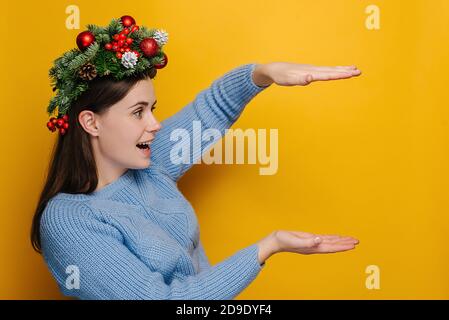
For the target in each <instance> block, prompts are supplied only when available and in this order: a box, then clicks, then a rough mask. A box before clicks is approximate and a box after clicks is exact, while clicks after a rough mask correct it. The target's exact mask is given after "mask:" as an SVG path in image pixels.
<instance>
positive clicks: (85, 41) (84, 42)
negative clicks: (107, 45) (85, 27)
mask: <svg viewBox="0 0 449 320" xmlns="http://www.w3.org/2000/svg"><path fill="white" fill-rule="evenodd" d="M94 41H95V36H94V35H93V34H92V32H90V31H83V32H81V33H80V34H78V36H77V37H76V45H77V46H78V48H79V49H80V50H81V51H84V50H86V49H87V47H88V46H90V45H91V44H92V43H93V42H94Z"/></svg>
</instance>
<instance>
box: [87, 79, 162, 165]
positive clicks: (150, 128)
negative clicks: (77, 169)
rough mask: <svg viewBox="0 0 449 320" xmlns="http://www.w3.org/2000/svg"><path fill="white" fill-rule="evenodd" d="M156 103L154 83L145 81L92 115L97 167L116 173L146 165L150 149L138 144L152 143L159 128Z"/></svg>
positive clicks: (148, 160) (93, 142)
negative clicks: (95, 134) (118, 169)
mask: <svg viewBox="0 0 449 320" xmlns="http://www.w3.org/2000/svg"><path fill="white" fill-rule="evenodd" d="M155 102H156V97H155V94H154V88H153V84H152V82H151V79H149V78H147V79H145V80H141V81H138V82H137V83H136V84H135V86H134V87H133V88H131V90H130V91H129V92H128V94H127V95H126V96H125V97H124V98H123V99H122V100H120V101H119V102H118V103H116V104H114V105H113V106H111V107H109V108H108V109H107V110H106V112H105V113H103V114H101V115H98V114H96V115H95V117H96V121H95V123H96V125H97V136H96V137H93V141H92V144H93V147H94V152H95V153H96V155H95V156H96V161H97V164H98V165H100V167H101V166H103V169H105V170H110V169H113V170H115V169H117V168H123V169H126V168H130V169H142V168H146V167H148V166H149V164H150V154H151V149H149V148H148V149H140V148H138V147H137V144H139V143H142V142H149V141H150V142H151V141H152V140H153V139H154V138H155V134H156V132H157V131H159V130H160V128H161V124H160V123H159V122H158V121H157V120H156V118H155V117H154V115H153V108H154V104H155ZM149 147H151V144H150V145H149ZM95 149H96V150H95Z"/></svg>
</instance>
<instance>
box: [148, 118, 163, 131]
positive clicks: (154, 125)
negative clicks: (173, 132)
mask: <svg viewBox="0 0 449 320" xmlns="http://www.w3.org/2000/svg"><path fill="white" fill-rule="evenodd" d="M161 128H162V125H161V123H160V122H159V121H157V119H156V118H155V117H154V116H152V117H151V119H150V122H149V123H148V131H156V132H157V131H159V130H161Z"/></svg>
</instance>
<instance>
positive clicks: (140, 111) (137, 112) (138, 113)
mask: <svg viewBox="0 0 449 320" xmlns="http://www.w3.org/2000/svg"><path fill="white" fill-rule="evenodd" d="M134 114H135V115H137V116H139V117H140V116H141V115H142V109H140V110H139V111H136V112H134Z"/></svg>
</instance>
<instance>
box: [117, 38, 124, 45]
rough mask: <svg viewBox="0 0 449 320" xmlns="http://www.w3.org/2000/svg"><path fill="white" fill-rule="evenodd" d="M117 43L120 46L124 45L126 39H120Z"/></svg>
mask: <svg viewBox="0 0 449 320" xmlns="http://www.w3.org/2000/svg"><path fill="white" fill-rule="evenodd" d="M117 43H118V46H119V47H123V45H124V44H125V40H119V41H118V42H117Z"/></svg>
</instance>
